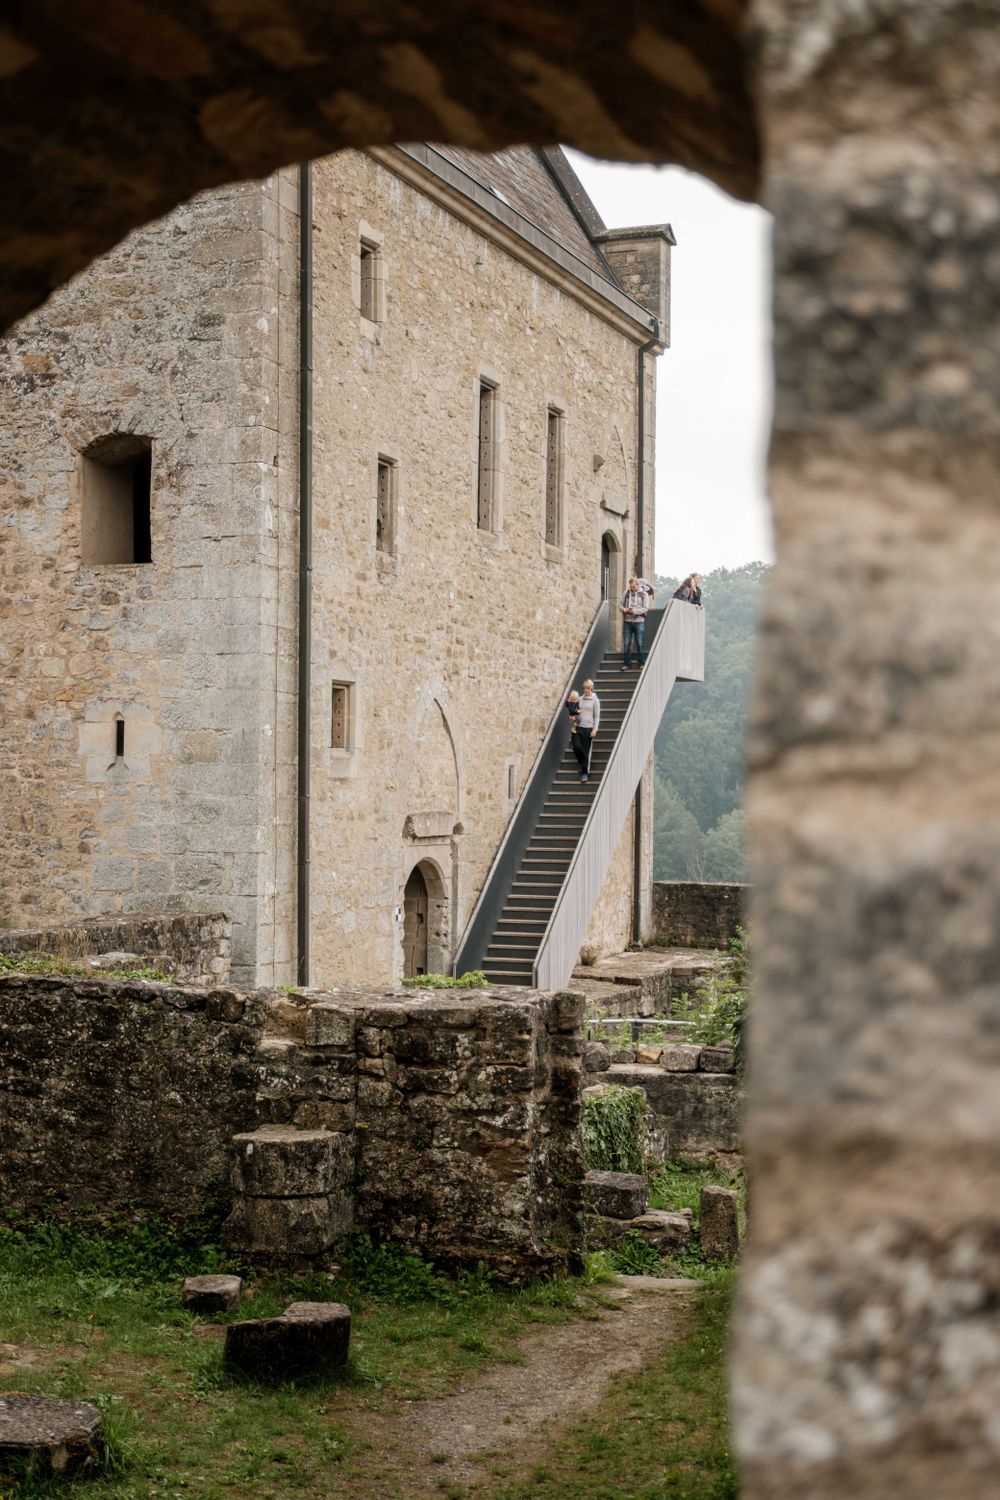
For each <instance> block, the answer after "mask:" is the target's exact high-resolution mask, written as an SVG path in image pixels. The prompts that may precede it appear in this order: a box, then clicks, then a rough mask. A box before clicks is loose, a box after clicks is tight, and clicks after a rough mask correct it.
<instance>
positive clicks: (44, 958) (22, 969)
mask: <svg viewBox="0 0 1000 1500" xmlns="http://www.w3.org/2000/svg"><path fill="white" fill-rule="evenodd" d="M0 974H56V975H59V976H61V977H64V978H83V977H85V978H87V979H149V980H154V981H156V982H157V983H160V984H169V983H170V979H171V976H170V975H169V974H167V973H165V972H164V971H163V969H155V968H153V967H152V966H151V965H149V964H133V965H131V966H130V965H128V964H123V965H121V966H120V967H118V968H113V969H92V968H90V967H89V965H87V964H82V963H80V961H79V960H78V959H75V958H60V957H59V956H58V955H57V954H55V953H34V952H28V953H0ZM0 1500H3V1497H2V1496H0Z"/></svg>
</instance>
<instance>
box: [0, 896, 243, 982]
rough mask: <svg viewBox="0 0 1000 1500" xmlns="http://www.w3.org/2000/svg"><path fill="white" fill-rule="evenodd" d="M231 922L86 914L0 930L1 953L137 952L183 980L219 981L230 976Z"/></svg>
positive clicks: (217, 917)
mask: <svg viewBox="0 0 1000 1500" xmlns="http://www.w3.org/2000/svg"><path fill="white" fill-rule="evenodd" d="M231 933H232V924H231V922H230V920H229V918H228V917H227V916H226V915H225V913H223V912H213V913H211V914H210V915H204V916H201V915H198V914H192V913H176V914H174V915H172V916H167V915H164V916H108V917H88V918H85V919H81V920H80V921H79V922H65V923H62V924H57V925H55V926H45V927H29V928H17V929H14V930H12V931H8V932H0V953H28V952H37V953H51V954H54V955H55V956H56V957H58V958H88V957H91V956H93V955H95V954H98V953H135V954H137V955H138V956H139V958H140V959H142V961H143V963H144V964H148V965H149V966H150V967H152V968H157V969H161V970H162V971H163V973H165V974H169V975H170V977H171V979H174V980H177V981H178V982H179V983H181V984H198V985H219V984H225V982H226V980H227V979H228V978H229V962H230V951H231Z"/></svg>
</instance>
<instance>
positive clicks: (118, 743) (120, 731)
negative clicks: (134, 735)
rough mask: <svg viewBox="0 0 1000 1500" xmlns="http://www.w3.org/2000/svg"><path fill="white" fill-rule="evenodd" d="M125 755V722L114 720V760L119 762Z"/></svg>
mask: <svg viewBox="0 0 1000 1500" xmlns="http://www.w3.org/2000/svg"><path fill="white" fill-rule="evenodd" d="M124 754H125V720H124V719H116V720H115V760H121V759H122V758H123V756H124Z"/></svg>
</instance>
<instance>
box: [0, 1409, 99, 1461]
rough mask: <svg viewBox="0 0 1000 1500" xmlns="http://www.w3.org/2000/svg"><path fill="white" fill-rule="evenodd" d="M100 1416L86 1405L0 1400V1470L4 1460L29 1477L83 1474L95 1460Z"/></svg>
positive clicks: (97, 1450) (96, 1459)
mask: <svg viewBox="0 0 1000 1500" xmlns="http://www.w3.org/2000/svg"><path fill="white" fill-rule="evenodd" d="M100 1441H101V1413H100V1411H99V1410H98V1408H97V1407H96V1406H92V1405H91V1404H90V1403H89V1402H87V1401H58V1400H54V1399H53V1398H51V1397H49V1396H20V1395H13V1394H7V1395H2V1396H0V1471H2V1469H3V1465H4V1463H5V1462H7V1461H11V1460H13V1461H15V1462H17V1463H21V1464H24V1465H25V1466H26V1467H27V1468H28V1469H29V1470H30V1471H31V1472H32V1473H33V1474H37V1475H39V1476H42V1477H44V1476H45V1475H47V1474H53V1475H59V1476H60V1477H64V1476H65V1477H68V1476H69V1475H71V1474H80V1473H86V1472H87V1470H88V1469H93V1468H94V1467H96V1464H97V1462H98V1459H99V1458H100Z"/></svg>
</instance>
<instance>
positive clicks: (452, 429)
mask: <svg viewBox="0 0 1000 1500" xmlns="http://www.w3.org/2000/svg"><path fill="white" fill-rule="evenodd" d="M313 179H314V217H315V225H316V251H315V299H314V318H315V367H316V383H315V403H316V410H315V438H314V473H315V495H314V503H315V536H314V544H315V565H314V572H313V579H314V601H313V622H312V623H313V634H312V640H313V662H312V667H313V694H312V703H311V714H312V736H311V739H312V746H313V756H312V766H313V779H312V788H311V807H312V813H313V825H312V826H313V833H312V849H311V880H312V892H311V898H312V917H313V923H312V951H313V965H312V971H311V974H310V978H311V980H312V982H314V983H320V984H322V983H328V982H331V981H332V980H333V979H334V978H335V977H337V976H340V975H344V974H347V975H350V977H351V978H352V979H354V980H356V981H357V982H358V983H371V984H376V983H384V982H386V981H387V980H391V979H392V978H394V977H398V976H399V975H400V974H401V973H402V941H401V938H402V923H401V921H400V920H399V912H400V908H401V907H402V904H403V891H404V887H405V884H406V881H407V878H408V876H409V875H410V873H411V871H412V870H413V869H414V867H415V866H417V865H420V866H421V870H422V873H423V874H424V875H425V878H426V881H427V884H428V888H429V891H430V895H431V900H432V901H433V903H434V911H435V921H436V926H437V927H438V929H439V941H438V943H437V949H438V952H437V955H436V959H435V961H434V962H433V963H432V964H431V966H432V967H439V968H441V969H445V970H447V968H448V967H449V964H450V959H451V955H452V954H453V952H454V949H455V946H456V944H457V941H458V937H459V935H460V933H461V931H462V930H463V927H464V925H465V922H466V920H467V918H468V916H469V913H470V911H471V909H472V906H473V904H474V901H475V898H476V895H477V893H478V891H479V889H480V886H481V884H482V881H483V879H484V877H485V874H486V872H487V870H488V867H489V864H490V862H491V860H492V858H493V855H494V853H495V851H496V849H497V847H498V845H499V842H500V839H501V837H502V834H503V831H504V829H505V827H506V824H507V820H508V818H509V816H510V812H511V810H512V806H513V800H514V797H516V795H517V793H518V792H519V791H520V789H521V787H522V786H523V784H524V781H525V779H526V776H527V774H528V771H529V770H530V767H531V765H532V762H533V760H534V756H535V753H536V751H537V749H538V746H539V744H540V742H541V738H542V735H543V733H544V730H545V727H546V726H547V724H548V722H549V719H550V716H551V714H552V712H553V710H554V708H555V707H556V706H557V704H558V703H559V701H560V699H561V697H562V692H563V688H564V684H565V681H566V678H567V676H568V674H569V672H570V670H571V667H572V664H573V662H574V660H575V658H576V655H577V653H578V651H579V648H580V646H581V644H582V642H583V640H584V638H585V636H586V633H587V631H588V629H589V626H590V624H591V621H592V618H593V615H594V612H595V610H596V608H597V605H598V602H599V587H600V558H601V539H602V536H603V535H604V534H606V533H607V534H610V535H611V537H612V539H613V543H614V546H615V548H616V549H617V550H616V552H615V558H616V566H617V569H618V577H617V578H616V579H615V581H614V586H615V587H619V586H621V585H622V584H623V581H624V574H625V572H626V571H627V569H628V568H629V567H630V565H631V564H630V562H629V559H630V558H631V557H633V556H634V555H635V552H636V548H637V538H636V516H635V503H634V495H635V489H636V476H637V472H638V463H639V461H640V459H641V461H642V462H643V464H644V465H645V471H646V472H645V479H646V491H647V493H650V494H651V493H652V492H653V441H654V435H655V433H654V425H653V406H654V397H655V383H656V359H655V357H654V356H653V355H652V354H651V353H649V354H647V355H646V356H645V360H646V403H647V414H646V444H645V451H644V453H643V454H642V455H639V454H638V453H637V437H638V412H637V405H636V401H637V386H638V364H637V349H638V347H639V345H640V344H641V343H642V342H644V341H645V340H646V339H647V337H648V333H649V330H648V327H647V326H646V324H645V323H644V322H643V320H642V315H641V313H640V311H639V309H638V308H636V309H634V314H635V315H634V316H633V314H632V313H630V312H629V311H628V308H627V306H626V309H625V310H624V311H623V308H622V306H621V303H622V302H623V300H624V299H623V298H622V297H621V294H620V293H615V295H616V296H617V298H618V301H617V302H615V303H612V302H608V301H607V300H606V299H604V298H602V295H601V293H600V291H599V290H598V291H597V292H595V291H594V289H593V286H591V285H590V284H589V283H587V285H584V284H583V283H577V282H576V281H574V279H573V277H572V276H571V275H570V274H568V273H567V272H566V271H565V270H564V269H560V268H559V267H558V266H557V265H556V263H555V262H554V261H550V260H546V259H545V258H544V257H543V256H540V255H539V253H538V252H537V250H530V249H529V247H528V245H527V242H526V241H522V240H519V239H518V237H517V235H516V234H514V233H513V232H512V231H510V230H509V229H506V230H503V229H502V228H498V225H497V222H496V221H495V220H494V219H491V217H490V215H489V214H488V213H486V212H485V211H483V209H482V208H481V206H478V205H477V204H475V203H474V202H473V201H472V199H471V198H464V197H463V196H462V194H461V193H458V192H456V191H452V190H448V191H445V190H444V189H443V188H442V187H441V183H440V182H439V180H438V179H437V178H435V176H434V174H433V173H432V172H431V171H430V170H429V169H427V168H425V167H423V166H421V164H420V163H419V162H417V161H416V160H414V159H413V158H412V157H411V156H407V155H406V154H405V153H403V152H395V153H393V152H392V151H389V152H383V153H381V154H380V156H379V158H378V159H376V158H375V157H374V156H373V155H371V154H365V153H360V152H347V153H344V154H342V155H340V156H338V157H336V158H333V159H330V160H327V161H322V162H318V163H316V164H315V167H314V172H313ZM546 180H547V178H546ZM449 194H450V196H449ZM298 234H299V221H298V179H297V174H296V173H295V172H294V171H282V172H280V173H278V174H276V175H275V176H274V177H273V178H271V179H269V180H268V181H267V182H265V183H262V184H252V185H246V186H242V187H239V188H234V189H228V190H224V191H219V192H215V193H211V194H208V195H206V196H205V197H203V198H200V199H198V200H196V201H195V202H193V203H191V204H188V205H186V206H185V207H184V208H181V209H178V210H177V211H176V212H175V213H173V214H172V215H171V216H170V217H169V219H167V220H164V221H162V222H161V223H158V224H154V225H151V226H150V227H148V228H146V229H144V230H142V231H140V232H138V233H136V234H135V235H133V236H132V237H131V238H130V239H129V240H128V241H126V242H125V243H124V244H122V245H120V246H118V247H117V248H116V249H115V250H114V251H112V252H110V253H109V254H108V255H107V256H105V257H104V259H103V260H102V261H100V262H99V263H98V264H96V265H95V266H93V267H92V268H90V270H88V271H87V272H86V273H84V274H83V275H82V276H81V277H80V278H78V280H77V281H75V282H74V283H73V284H72V285H71V286H68V287H65V288H64V289H62V290H61V291H60V292H59V293H58V294H57V295H56V296H55V297H54V298H53V299H52V301H51V302H50V303H49V304H48V305H47V306H46V308H45V309H44V310H42V311H41V312H39V313H37V314H35V315H33V316H32V317H31V318H29V319H28V320H26V321H25V323H23V324H22V325H21V326H20V327H19V328H18V330H17V331H16V333H15V334H14V335H12V336H11V338H10V339H9V340H8V341H7V342H6V344H5V346H4V351H3V353H4V358H3V361H2V373H0V419H2V422H0V425H2V428H3V431H4V434H5V436H4V438H3V440H2V442H0V467H2V468H3V470H4V483H3V486H2V490H0V506H2V509H3V514H4V517H5V521H6V524H5V525H3V526H2V527H0V614H2V615H3V616H4V623H3V631H4V645H5V650H4V652H3V654H2V666H0V675H2V677H3V681H2V684H0V685H2V689H3V696H4V701H5V704H6V705H7V711H6V712H5V714H4V716H3V720H2V722H0V777H2V779H3V784H4V792H5V802H6V807H7V811H8V827H9V837H8V842H7V846H6V849H5V854H6V871H5V875H6V879H5V889H4V898H3V899H4V906H3V909H2V910H0V916H3V917H6V918H8V919H9V920H12V921H14V922H16V923H17V924H18V925H19V926H28V925H31V926H34V925H36V924H38V923H40V922H42V921H46V922H48V921H64V920H66V921H68V920H72V919H74V918H76V917H78V916H98V915H104V914H110V913H126V914H128V913H140V912H141V913H145V912H160V911H165V910H166V911H173V910H177V911H184V910H192V909H198V908H201V909H204V907H205V906H206V905H211V906H224V907H225V908H226V910H227V911H229V912H230V913H231V914H232V918H233V976H234V979H235V980H236V981H237V982H238V983H240V984H243V985H249V984H275V983H286V982H291V981H293V980H294V979H295V978H296V974H295V973H294V947H295V901H296V777H295V755H296V693H297V679H296V658H297V627H298V605H297V601H298V580H297V560H298V546H297V533H298V474H297V457H298V454H297V437H298V400H297V391H298V387H297V363H298V305H297V299H298ZM504 235H506V239H505V238H504ZM362 237H364V239H365V241H366V243H371V244H373V245H376V244H377V245H378V248H379V257H380V258H379V266H380V270H379V296H378V307H377V309H376V311H377V314H378V320H377V321H376V320H375V319H370V318H368V317H366V316H363V315H362V312H361V307H360V297H359V285H360V271H359V269H358V262H359V249H360V243H361V239H362ZM532 255H533V256H534V259H533V260H532V259H531V256H532ZM529 262H530V263H529ZM593 279H594V280H595V281H597V282H598V287H599V285H600V283H599V279H598V278H597V277H596V274H595V275H594V277H593ZM608 289H609V290H613V289H611V288H610V286H609V288H608ZM637 318H638V321H637V320H636V319H637ZM646 322H647V323H648V319H647V320H646ZM480 377H483V378H485V379H488V380H490V381H493V382H495V383H496V385H497V400H498V403H499V409H500V420H499V423H498V435H499V439H498V444H497V452H496V466H497V467H496V474H497V487H498V497H499V498H498V510H497V515H498V519H497V525H496V528H495V530H494V531H490V532H486V531H481V530H480V529H479V528H478V527H477V525H476V472H477V445H476V421H477V417H478V391H479V380H480ZM550 406H555V407H558V408H559V410H560V411H561V412H562V413H563V423H562V431H563V437H564V463H563V491H564V495H563V499H564V515H563V523H562V532H561V536H560V540H559V545H557V546H556V545H549V544H548V543H546V541H545V539H544V538H545V522H544V502H545V462H546V459H545V441H546V431H547V413H548V410H549V407H550ZM111 435H116V436H117V440H118V441H119V442H120V441H122V440H123V435H126V436H127V435H132V436H133V437H139V438H143V439H148V440H149V441H150V442H151V444H152V506H151V521H152V561H151V562H150V563H148V564H144V563H120V562H119V563H106V564H89V563H88V564H84V562H83V561H82V548H81V529H82V528H81V489H82V482H83V481H82V478H81V475H82V473H83V472H84V471H83V469H82V464H83V462H84V458H85V456H86V455H85V450H87V449H88V447H89V445H91V444H92V443H94V442H95V441H100V440H101V439H103V438H107V437H109V436H111ZM380 458H381V459H385V460H389V461H391V463H392V464H393V475H394V481H393V482H394V486H395V502H396V517H395V524H394V527H393V543H392V547H391V548H390V549H389V550H386V551H379V550H378V548H377V547H376V534H375V508H376V491H377V482H378V481H377V467H378V462H379V460H380ZM595 460H596V461H597V464H596V467H595ZM646 533H647V534H646V537H645V553H646V556H647V557H648V556H650V555H651V553H652V540H653V507H652V506H648V507H647V510H646ZM556 598H558V601H559V628H558V630H555V631H547V632H546V631H543V636H544V640H545V644H544V648H542V647H541V646H540V645H539V642H540V639H542V637H541V636H540V635H539V629H540V619H541V616H540V614H539V611H540V610H543V608H544V609H547V608H548V607H549V604H548V601H550V600H554V599H556ZM428 599H431V600H433V608H431V609H428V608H427V600H428ZM404 682H405V683H407V684H408V686H407V688H406V689H405V692H406V705H405V711H404V716H405V723H406V730H405V733H403V732H401V714H400V705H399V699H400V691H401V684H402V683H404ZM335 683H336V684H338V685H339V686H340V687H341V688H343V689H344V690H346V692H347V695H348V726H349V732H348V736H347V738H348V743H347V744H346V745H344V746H341V745H335V744H333V743H332V740H333V735H332V733H331V703H332V696H331V695H332V691H333V684H335ZM496 701H499V702H503V703H504V704H505V705H508V706H509V707H508V708H506V709H505V712H504V713H503V715H502V716H501V718H500V722H497V716H496V715H495V714H494V713H493V711H492V709H491V706H490V705H491V704H492V703H493V702H496ZM119 720H124V753H123V754H122V755H118V754H117V753H116V751H115V745H116V733H117V730H116V724H117V723H118V721H119ZM511 766H512V772H511ZM647 784H648V777H647ZM512 791H513V794H514V796H513V797H512V796H511V792H512ZM644 806H645V809H646V811H645V815H644V819H643V847H644V850H645V858H646V861H647V863H648V860H649V847H650V838H649V820H650V813H649V809H650V807H651V798H650V797H649V796H647V797H646V798H645V803H644ZM631 848H632V835H631V818H630V819H629V822H628V826H627V827H626V829H625V831H624V833H623V835H622V838H621V840H620V842H619V847H618V850H617V852H616V855H615V859H614V863H613V868H612V870H611V872H610V874H609V877H608V881H607V883H606V886H605V894H604V897H603V899H602V901H601V903H600V904H599V907H598V910H597V912H596V913H595V916H594V922H593V925H592V929H591V933H590V935H589V938H588V941H589V942H591V943H592V944H593V945H595V946H597V947H598V948H599V949H600V951H602V952H607V951H614V950H616V949H621V948H624V947H625V946H626V945H627V943H628V941H629V938H630V936H631V885H632V874H631ZM646 920H647V914H646V913H645V911H644V913H643V923H644V925H645V923H646Z"/></svg>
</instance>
